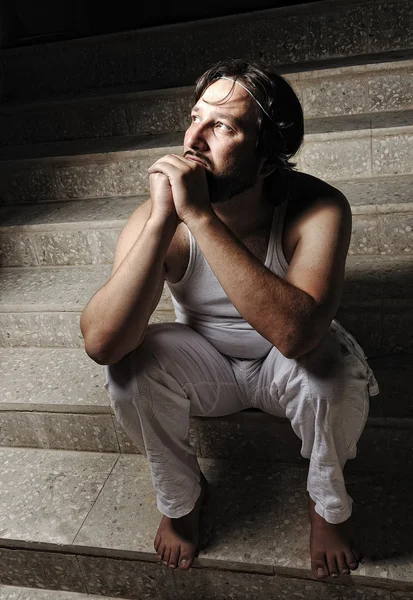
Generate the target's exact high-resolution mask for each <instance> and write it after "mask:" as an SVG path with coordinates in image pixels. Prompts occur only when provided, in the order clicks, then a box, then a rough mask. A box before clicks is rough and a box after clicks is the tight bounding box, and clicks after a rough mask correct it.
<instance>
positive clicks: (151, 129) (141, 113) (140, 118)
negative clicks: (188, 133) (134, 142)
mask: <svg viewBox="0 0 413 600" xmlns="http://www.w3.org/2000/svg"><path fill="white" fill-rule="evenodd" d="M178 91H179V92H180V93H175V94H172V93H170V95H168V96H166V95H165V94H162V93H161V94H159V97H157V98H156V97H153V96H152V97H150V98H147V99H146V98H142V99H139V98H137V100H136V101H135V102H130V103H129V104H128V105H127V114H128V121H129V132H130V133H138V134H139V133H164V132H166V131H182V130H183V129H184V128H185V126H186V125H187V124H188V121H189V111H188V110H187V108H188V107H187V104H188V102H189V98H190V100H191V102H192V103H193V94H192V90H187V89H182V91H181V90H178ZM171 92H172V90H171Z"/></svg>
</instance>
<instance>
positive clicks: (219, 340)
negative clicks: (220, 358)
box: [167, 197, 288, 359]
mask: <svg viewBox="0 0 413 600" xmlns="http://www.w3.org/2000/svg"><path fill="white" fill-rule="evenodd" d="M287 204H288V197H287V198H286V199H285V200H284V201H283V202H282V203H281V204H280V205H279V206H276V207H275V208H274V212H273V218H272V225H271V233H270V239H269V243H268V248H267V255H266V259H265V263H264V265H265V266H266V267H267V269H269V270H270V271H272V272H273V273H274V274H275V275H278V276H279V277H281V278H282V279H284V277H285V274H286V272H287V269H288V263H287V261H286V259H285V256H284V253H283V249H282V233H283V225H284V217H285V212H286V208H287ZM188 232H189V239H190V255H189V264H188V267H187V269H186V271H185V274H184V276H183V277H182V279H181V280H180V281H178V282H177V283H169V282H167V284H168V286H169V289H170V290H171V295H172V302H173V305H174V309H175V315H176V319H175V321H176V322H177V323H184V324H185V325H189V326H190V327H192V329H195V331H197V332H198V333H200V334H201V335H203V336H204V337H205V338H206V339H207V340H208V341H209V342H210V343H211V344H212V345H213V346H214V347H215V348H216V349H217V350H218V351H219V352H221V353H222V354H225V355H227V356H231V357H233V358H245V359H254V358H263V357H265V356H266V355H267V354H268V352H269V351H270V350H271V348H272V344H271V343H270V342H269V341H268V340H266V339H265V338H264V337H262V335H260V334H259V333H258V332H257V331H255V329H253V328H252V327H251V325H250V324H249V323H247V321H245V319H243V318H242V317H241V315H240V314H239V312H238V311H237V309H236V308H235V306H234V305H233V304H232V302H230V300H229V299H228V297H227V295H226V293H225V292H224V290H223V288H222V286H221V284H220V283H219V281H218V280H217V278H216V277H215V275H214V272H213V271H212V269H211V267H210V266H209V264H208V262H207V261H206V259H205V258H204V255H203V254H202V253H201V251H200V249H199V247H198V245H197V243H196V241H195V239H194V237H193V235H192V234H191V232H190V231H189V229H188ZM251 301H252V302H253V301H254V299H253V298H251Z"/></svg>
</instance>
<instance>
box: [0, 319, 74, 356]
mask: <svg viewBox="0 0 413 600" xmlns="http://www.w3.org/2000/svg"><path fill="white" fill-rule="evenodd" d="M79 322H80V313H73V312H44V313H36V312H26V313H24V312H17V313H12V312H8V313H3V312H0V346H6V347H10V346H25V347H29V346H36V347H51V348H62V347H65V348H83V347H84V343H83V337H82V334H81V331H80V325H79Z"/></svg>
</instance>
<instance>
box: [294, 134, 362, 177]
mask: <svg viewBox="0 0 413 600" xmlns="http://www.w3.org/2000/svg"><path fill="white" fill-rule="evenodd" d="M300 159H301V167H300V169H301V170H302V171H304V172H305V173H310V174H311V175H314V176H315V177H320V178H321V179H329V180H332V181H334V180H336V179H346V178H350V177H368V176H369V175H371V142H370V139H369V138H368V137H366V138H359V139H357V138H353V139H348V138H347V139H346V138H343V139H337V140H331V141H329V140H320V141H311V142H310V141H308V142H307V143H306V144H305V145H304V146H303V147H302V149H301V150H300Z"/></svg>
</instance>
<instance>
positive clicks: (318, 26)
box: [309, 5, 368, 58]
mask: <svg viewBox="0 0 413 600" xmlns="http://www.w3.org/2000/svg"><path fill="white" fill-rule="evenodd" d="M367 10H368V9H367ZM365 16H366V7H364V6H357V5H356V6H354V7H353V6H351V5H350V6H346V5H344V6H343V7H342V8H341V9H339V8H337V7H335V10H333V11H331V13H330V14H329V13H328V12H326V14H324V15H318V14H316V15H314V16H313V17H312V18H310V22H309V58H316V57H317V58H318V57H320V56H329V57H334V56H337V57H338V56H348V55H349V54H360V53H362V52H363V51H364V50H365V48H366V45H367V40H368V37H367V36H368V30H367V23H366V20H365ZM339 24H341V27H339V26H338V25H339ZM344 24H345V25H344Z"/></svg>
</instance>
